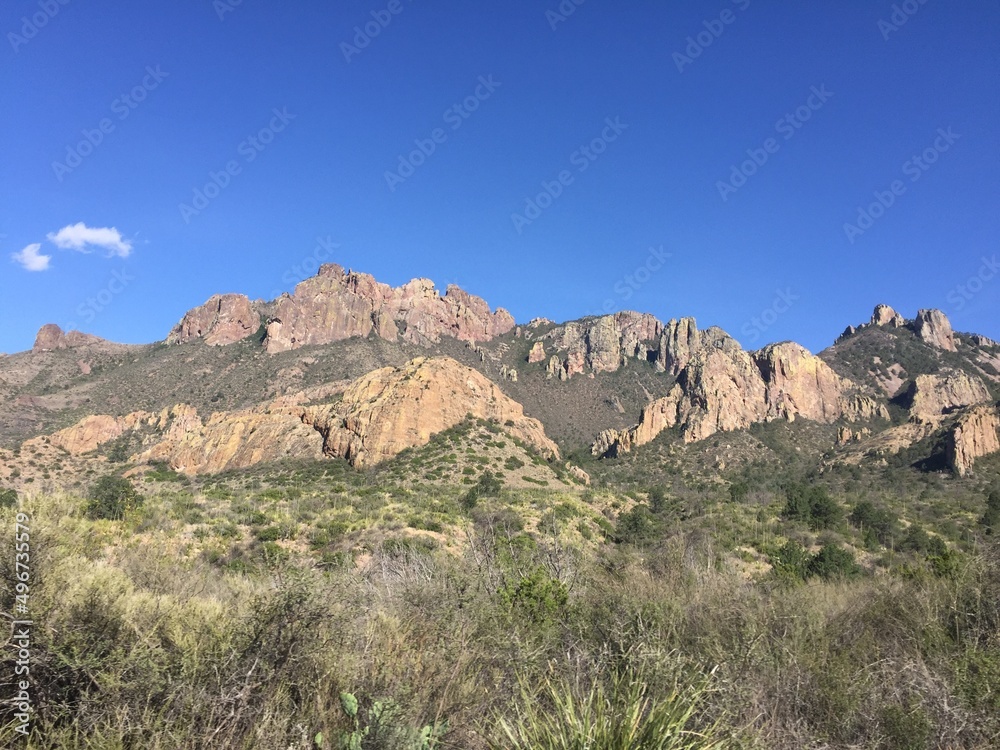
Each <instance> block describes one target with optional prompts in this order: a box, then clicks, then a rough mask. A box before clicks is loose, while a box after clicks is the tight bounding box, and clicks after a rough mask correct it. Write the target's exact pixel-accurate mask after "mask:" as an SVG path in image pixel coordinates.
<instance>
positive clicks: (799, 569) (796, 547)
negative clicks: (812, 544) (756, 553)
mask: <svg viewBox="0 0 1000 750" xmlns="http://www.w3.org/2000/svg"><path fill="white" fill-rule="evenodd" d="M770 562H771V565H772V567H773V568H774V572H775V574H776V575H778V576H779V577H784V578H791V579H795V580H803V579H805V577H806V576H807V575H808V574H809V564H810V563H811V562H812V556H811V555H810V554H809V551H808V550H807V549H806V548H805V547H803V546H802V545H801V544H799V543H798V542H796V541H794V540H792V539H789V540H788V541H787V542H785V544H784V545H783V546H782V547H781V549H779V550H778V551H777V553H776V554H774V555H772V556H771V558H770Z"/></svg>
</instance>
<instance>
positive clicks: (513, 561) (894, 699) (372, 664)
mask: <svg viewBox="0 0 1000 750" xmlns="http://www.w3.org/2000/svg"><path fill="white" fill-rule="evenodd" d="M170 506H171V498H170V496H169V495H163V496H162V497H153V498H150V499H149V500H147V502H146V505H145V506H144V507H142V508H141V509H138V510H135V511H134V512H131V513H129V514H128V515H127V516H126V517H125V519H124V520H121V521H106V520H91V518H89V517H88V514H87V512H86V508H87V503H86V501H85V500H84V499H81V498H79V497H73V496H69V495H55V496H37V497H26V498H22V499H21V502H20V508H18V509H15V508H7V509H3V510H2V511H0V539H2V545H0V573H2V577H3V580H4V584H3V589H2V592H0V596H2V599H0V611H2V612H4V613H8V614H6V615H5V616H10V615H9V613H11V612H13V604H14V602H13V595H14V581H15V580H16V578H15V574H14V563H13V561H14V551H13V536H14V534H13V529H14V514H15V512H16V511H17V510H20V511H21V512H24V513H27V514H28V515H29V516H30V517H31V566H32V581H31V598H30V615H31V618H32V619H33V621H34V623H35V626H34V629H33V633H32V639H33V640H32V644H31V651H32V655H31V681H32V696H33V701H34V709H35V713H34V717H33V721H32V735H31V737H30V738H29V739H28V740H27V741H25V740H24V739H23V738H20V737H19V735H17V734H16V731H15V729H14V724H13V710H12V708H11V706H10V705H9V703H6V702H5V703H3V704H0V727H2V728H0V746H3V747H30V748H66V749H69V748H95V749H96V748H101V749H104V748H149V749H150V750H184V749H188V748H191V749H193V748H281V749H282V750H284V749H285V748H288V749H289V750H291V749H293V748H294V749H301V750H306V749H308V748H315V749H326V748H363V749H365V750H367V749H369V748H386V749H388V748H406V749H420V748H514V749H520V748H524V749H527V748H541V749H545V748H552V749H553V750H555V749H560V750H562V749H564V748H565V749H567V750H568V749H571V748H572V749H576V748H579V750H584V748H589V749H591V750H603V749H607V750H618V749H619V748H620V749H621V750H624V749H625V748H636V749H639V750H642V749H645V748H664V749H670V748H691V749H695V748H705V749H707V748H775V749H779V750H780V749H783V748H788V749H789V750H791V749H792V748H796V749H798V748H817V749H818V748H829V747H845V748H846V747H866V748H867V747H870V748H886V749H888V750H921V749H924V748H983V749H985V748H991V747H997V743H998V741H1000V740H998V737H1000V555H998V552H997V548H996V543H995V542H990V539H985V540H984V542H983V545H981V546H979V547H977V550H976V551H975V553H973V554H968V555H964V556H963V557H962V561H961V564H960V565H955V566H952V567H951V568H950V569H949V570H947V571H946V572H945V574H943V575H932V574H929V573H928V574H923V573H921V572H920V571H918V570H913V571H910V572H909V574H907V575H893V576H888V575H886V576H879V577H875V576H867V577H855V578H842V579H838V578H836V577H833V578H821V577H810V578H808V579H807V580H806V581H803V580H802V579H800V578H794V577H790V576H785V577H782V576H772V577H769V578H765V579H763V580H759V581H751V580H749V579H748V578H747V577H746V576H744V575H741V574H740V573H739V572H738V571H735V570H733V569H732V568H731V567H729V566H726V565H720V564H719V562H718V556H717V554H716V552H715V551H714V548H713V541H712V539H711V538H710V537H708V536H706V535H705V534H704V533H702V532H701V531H700V530H698V529H693V530H692V531H691V532H690V533H684V532H678V533H673V534H670V535H665V536H663V538H661V539H659V540H658V541H657V542H656V543H647V544H645V545H644V546H642V547H641V548H639V547H636V546H633V545H629V544H614V543H612V542H610V541H595V542H587V543H583V542H580V541H579V539H578V538H577V537H573V539H576V542H574V541H567V539H568V537H562V536H559V535H548V536H547V535H544V534H540V533H532V534H528V533H526V532H525V531H524V530H523V528H522V527H521V525H520V524H518V523H517V522H516V520H515V519H512V518H511V516H510V515H509V514H506V513H504V512H503V511H501V510H494V511H489V510H488V509H487V510H484V509H483V508H482V507H481V508H480V510H479V512H477V513H476V514H473V515H470V516H469V517H468V519H467V522H466V524H465V528H464V529H463V530H462V535H463V537H464V538H463V541H462V544H460V545H450V546H441V545H437V546H433V545H425V544H419V543H412V544H411V543H401V542H400V541H399V540H384V541H382V542H380V543H378V544H374V545H372V547H371V549H370V550H369V552H368V553H367V554H366V555H364V556H363V557H361V558H357V559H355V560H354V561H353V562H352V561H350V560H349V559H347V558H342V557H338V556H336V555H327V556H317V555H315V554H311V553H310V552H309V550H308V549H304V550H296V549H295V547H294V545H290V544H286V545H285V546H281V545H278V544H276V543H275V542H274V541H267V540H264V541H260V540H258V541H256V542H254V546H253V548H252V550H251V553H252V555H255V557H252V558H250V559H252V562H253V564H247V563H246V560H247V559H248V558H247V557H246V554H245V553H241V554H240V555H239V556H237V555H235V553H233V552H231V551H227V549H226V546H227V545H230V544H231V545H233V546H234V547H235V546H236V545H237V544H239V541H238V540H235V539H231V538H230V537H229V536H227V534H226V532H225V530H224V528H223V527H221V526H220V529H222V531H220V533H219V534H218V535H216V536H215V537H212V538H211V539H210V540H206V539H199V538H198V537H196V536H191V535H189V534H187V533H185V532H179V531H178V528H181V527H178V526H174V525H171V523H170V522H169V519H170V518H171V508H170ZM209 542H210V543H209ZM234 561H236V562H240V564H239V565H234V564H232V563H233V562H234ZM15 659H16V654H15V652H14V650H13V649H12V648H11V647H10V646H9V644H8V648H7V649H5V650H4V652H3V663H2V664H0V694H2V696H3V699H4V700H5V701H6V700H7V697H8V696H12V695H14V694H15V692H16V688H15V685H14V676H13V675H14V661H15Z"/></svg>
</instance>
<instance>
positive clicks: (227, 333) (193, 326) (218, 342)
mask: <svg viewBox="0 0 1000 750" xmlns="http://www.w3.org/2000/svg"><path fill="white" fill-rule="evenodd" d="M260 323H261V319H260V313H259V312H257V310H255V309H254V307H253V305H252V304H251V302H250V300H249V299H248V298H247V297H246V296H244V295H242V294H216V295H214V296H212V297H210V298H209V299H208V301H207V302H206V303H205V304H203V305H201V306H200V307H196V308H194V309H193V310H189V311H188V312H187V313H186V314H185V315H184V317H183V318H182V319H181V321H180V322H179V323H178V324H177V325H176V326H174V329H173V330H172V331H171V332H170V335H168V336H167V343H168V344H183V343H185V342H187V341H191V340H192V339H197V338H201V339H204V341H205V343H206V344H208V345H209V346H225V345H226V344H233V343H235V342H237V341H242V340H243V339H245V338H246V337H247V336H252V335H253V334H254V333H256V332H257V330H258V329H259V328H260Z"/></svg>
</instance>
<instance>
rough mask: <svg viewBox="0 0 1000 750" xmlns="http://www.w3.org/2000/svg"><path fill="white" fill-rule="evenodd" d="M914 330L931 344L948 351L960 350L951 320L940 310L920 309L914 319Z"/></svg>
mask: <svg viewBox="0 0 1000 750" xmlns="http://www.w3.org/2000/svg"><path fill="white" fill-rule="evenodd" d="M913 330H914V332H915V333H916V334H917V335H918V336H919V337H920V338H921V339H923V340H924V341H926V342H927V343H928V344H930V345H931V346H936V347H937V348H938V349H944V350H945V351H948V352H954V351H958V347H956V346H955V333H954V331H952V329H951V321H949V320H948V317H947V316H946V315H945V314H944V313H943V312H941V311H940V310H920V311H918V312H917V318H916V320H914V321H913Z"/></svg>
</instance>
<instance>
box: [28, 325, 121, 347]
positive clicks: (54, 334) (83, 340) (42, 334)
mask: <svg viewBox="0 0 1000 750" xmlns="http://www.w3.org/2000/svg"><path fill="white" fill-rule="evenodd" d="M102 343H105V341H104V339H102V338H99V337H97V336H91V335H90V334H89V333H80V332H79V331H67V332H65V333H64V332H63V329H62V328H60V327H59V326H57V325H56V324H55V323H47V324H45V325H43V326H42V327H41V328H40V329H38V335H37V336H35V344H34V346H32V347H31V351H32V352H36V353H37V352H54V351H56V350H57V349H73V348H75V347H78V346H86V345H87V344H102Z"/></svg>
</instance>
